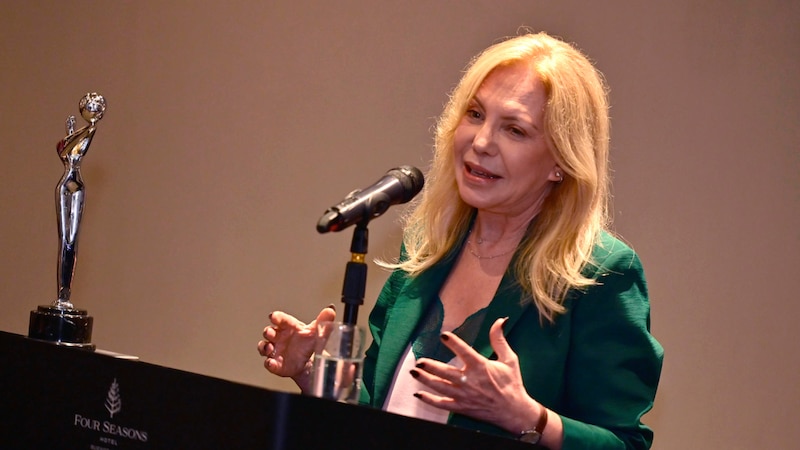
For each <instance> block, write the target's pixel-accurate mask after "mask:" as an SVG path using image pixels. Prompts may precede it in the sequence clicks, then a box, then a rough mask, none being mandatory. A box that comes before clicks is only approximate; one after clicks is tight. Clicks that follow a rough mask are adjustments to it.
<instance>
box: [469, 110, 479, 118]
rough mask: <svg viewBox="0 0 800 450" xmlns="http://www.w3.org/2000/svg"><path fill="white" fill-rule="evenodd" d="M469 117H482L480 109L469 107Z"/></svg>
mask: <svg viewBox="0 0 800 450" xmlns="http://www.w3.org/2000/svg"><path fill="white" fill-rule="evenodd" d="M467 117H469V118H471V119H480V118H481V117H482V115H481V113H480V111H478V110H476V109H468V110H467Z"/></svg>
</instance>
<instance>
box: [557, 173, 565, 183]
mask: <svg viewBox="0 0 800 450" xmlns="http://www.w3.org/2000/svg"><path fill="white" fill-rule="evenodd" d="M556 176H557V177H558V183H561V182H562V181H564V175H561V171H559V170H556Z"/></svg>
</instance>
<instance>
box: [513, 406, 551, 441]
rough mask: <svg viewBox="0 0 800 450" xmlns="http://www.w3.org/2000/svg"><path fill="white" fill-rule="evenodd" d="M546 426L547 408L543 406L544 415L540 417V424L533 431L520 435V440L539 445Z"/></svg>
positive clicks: (526, 431)
mask: <svg viewBox="0 0 800 450" xmlns="http://www.w3.org/2000/svg"><path fill="white" fill-rule="evenodd" d="M546 426H547V408H545V407H544V406H542V414H541V415H540V416H539V422H537V423H536V427H534V429H532V430H525V431H523V432H522V433H520V434H519V437H518V439H519V440H520V441H522V442H525V443H528V444H538V443H539V441H541V440H542V433H544V427H546Z"/></svg>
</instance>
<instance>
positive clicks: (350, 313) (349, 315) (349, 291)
mask: <svg viewBox="0 0 800 450" xmlns="http://www.w3.org/2000/svg"><path fill="white" fill-rule="evenodd" d="M368 222H369V220H362V221H361V222H358V223H357V224H356V229H355V230H354V231H353V240H352V241H351V242H350V252H351V256H350V261H348V262H347V267H346V268H345V272H344V286H342V303H344V323H346V324H350V325H355V324H356V322H358V307H359V306H361V305H363V304H364V293H365V292H366V288H367V264H366V263H365V262H364V258H365V257H366V256H367V247H368V245H369V230H367V223H368Z"/></svg>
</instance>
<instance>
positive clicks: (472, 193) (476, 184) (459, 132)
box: [454, 64, 560, 219]
mask: <svg viewBox="0 0 800 450" xmlns="http://www.w3.org/2000/svg"><path fill="white" fill-rule="evenodd" d="M546 102H547V97H546V94H545V91H544V85H543V84H542V82H541V81H540V80H539V77H538V76H536V74H535V73H532V71H531V70H529V69H528V67H527V66H526V65H524V64H518V65H513V66H509V67H500V68H497V69H495V71H494V72H492V73H491V74H490V75H489V76H488V77H487V78H486V79H485V80H484V82H483V84H481V86H480V88H479V89H478V91H477V93H476V94H475V97H474V98H472V100H470V102H469V104H468V107H467V113H466V114H465V115H464V117H463V118H462V119H461V122H460V123H459V124H458V127H457V128H456V132H455V140H454V144H455V145H454V150H455V171H456V182H457V183H458V190H459V194H460V195H461V198H462V199H463V200H464V201H465V202H466V203H467V204H468V205H470V206H472V207H474V208H477V209H478V210H479V211H482V212H490V213H494V214H502V215H505V216H509V217H516V216H521V217H522V216H524V217H525V218H526V219H530V218H531V217H533V216H534V215H535V214H536V213H538V211H539V209H540V207H541V204H542V201H543V200H544V198H545V197H546V196H547V194H548V193H549V192H550V189H551V186H552V185H553V182H556V181H559V180H560V176H559V175H557V173H558V172H560V169H559V168H558V166H557V165H556V162H555V159H554V158H553V156H552V153H551V152H550V149H549V147H548V143H547V136H546V135H545V133H544V107H545V103H546Z"/></svg>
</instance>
